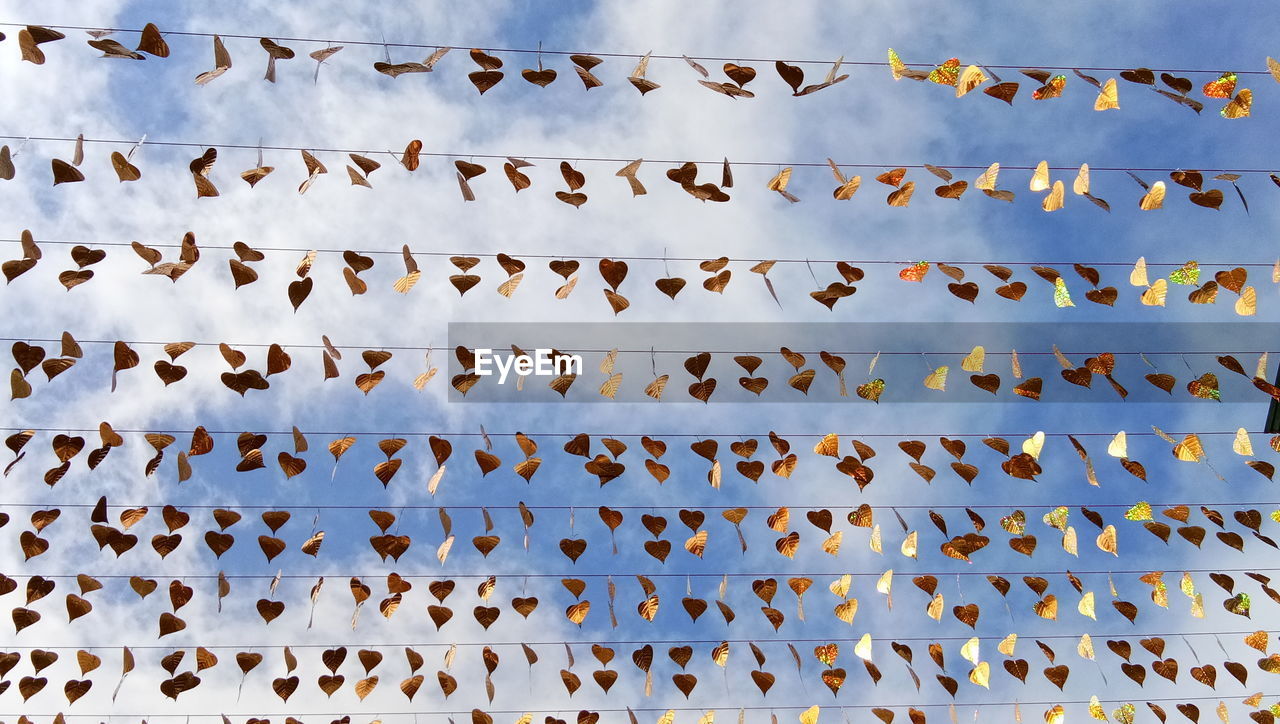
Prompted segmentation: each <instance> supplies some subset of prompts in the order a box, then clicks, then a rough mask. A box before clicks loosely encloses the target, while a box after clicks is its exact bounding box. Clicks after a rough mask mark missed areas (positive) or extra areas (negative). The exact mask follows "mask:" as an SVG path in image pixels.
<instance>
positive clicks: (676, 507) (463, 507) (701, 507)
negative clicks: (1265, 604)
mask: <svg viewBox="0 0 1280 724" xmlns="http://www.w3.org/2000/svg"><path fill="white" fill-rule="evenodd" d="M1147 504H1148V505H1150V506H1151V507H1152V508H1174V507H1177V506H1179V505H1185V506H1188V507H1196V506H1203V507H1206V508H1209V507H1224V508H1235V507H1256V508H1265V507H1269V506H1272V505H1280V501H1264V502H1230V503H1190V502H1184V503H1147ZM164 505H166V503H148V504H133V505H127V504H122V503H112V504H111V505H108V506H107V508H108V509H112V508H117V509H121V510H129V509H133V508H147V509H151V508H157V509H158V508H161V507H163V506H164ZM6 507H7V508H47V507H49V506H48V505H47V504H43V503H0V508H6ZM58 507H59V508H72V509H74V508H94V507H97V505H96V504H94V503H66V504H63V505H59V506H58ZM175 507H177V508H179V509H180V510H280V509H281V508H287V507H289V506H288V505H287V504H286V505H283V506H280V505H242V504H240V503H229V504H226V505H213V504H200V505H180V506H175ZM305 507H306V509H307V510H369V509H370V508H371V507H372V506H368V505H308V506H305ZM396 507H397V508H398V509H399V510H402V511H403V510H438V509H440V508H447V509H449V510H521V509H525V510H574V509H576V508H581V507H583V506H582V505H581V504H579V505H399V506H396ZM587 507H590V506H587ZM605 507H607V508H609V509H610V510H685V509H690V510H692V509H695V508H696V509H697V510H739V509H742V510H777V509H778V508H796V509H803V508H810V509H813V508H832V507H834V508H836V509H837V510H842V509H844V508H849V509H855V508H857V506H853V505H836V506H832V505H829V504H823V503H812V504H794V503H791V504H787V503H779V504H777V505H609V506H605ZM871 507H872V508H880V509H881V510H883V509H885V508H888V507H890V506H886V505H879V506H877V505H872V506H871ZM892 507H893V508H895V509H898V508H900V509H902V510H1009V509H1012V508H1025V509H1027V510H1053V509H1055V508H1058V507H1060V506H1057V505H1053V504H1046V503H1032V504H1029V505H1016V504H1013V503H1006V504H1004V505H981V504H978V505H893V506H892ZM1085 507H1087V508H1090V509H1093V508H1117V509H1118V508H1124V509H1126V510H1127V509H1129V508H1131V507H1133V506H1132V505H1131V504H1129V503H1099V504H1097V505H1088V506H1085Z"/></svg>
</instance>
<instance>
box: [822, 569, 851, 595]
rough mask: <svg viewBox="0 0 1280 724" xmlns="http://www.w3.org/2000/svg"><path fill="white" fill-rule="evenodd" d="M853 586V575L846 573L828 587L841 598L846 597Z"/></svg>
mask: <svg viewBox="0 0 1280 724" xmlns="http://www.w3.org/2000/svg"><path fill="white" fill-rule="evenodd" d="M852 586H853V576H851V575H850V574H848V573H846V574H844V575H843V576H840V577H839V578H837V579H836V580H834V581H832V582H831V585H830V586H828V587H827V588H828V589H830V590H831V592H832V593H833V594H835V595H836V596H838V597H840V598H844V597H846V596H848V595H849V588H850V587H852Z"/></svg>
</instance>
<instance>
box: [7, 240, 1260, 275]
mask: <svg viewBox="0 0 1280 724" xmlns="http://www.w3.org/2000/svg"><path fill="white" fill-rule="evenodd" d="M0 243H10V244H20V243H22V239H17V238H7V239H6V238H0ZM37 243H38V244H40V245H44V244H52V245H58V246H91V247H103V246H119V247H131V246H133V243H132V242H128V241H94V240H78V241H77V240H69V241H63V240H59V241H55V240H51V239H38V240H37ZM146 246H149V247H152V248H155V249H181V248H182V244H169V243H164V242H147V243H146ZM252 248H253V250H254V251H270V252H297V253H301V254H306V253H309V252H312V251H314V252H316V253H317V254H345V253H346V252H347V251H353V250H349V249H308V248H304V247H300V246H255V247H252ZM200 249H201V250H210V249H220V250H234V249H235V247H234V246H226V245H218V244H201V245H200ZM360 253H361V254H385V255H388V256H401V255H402V254H403V253H404V251H403V250H402V249H370V250H363V249H362V250H360ZM411 253H412V254H413V255H414V256H438V257H454V256H466V257H485V258H488V257H496V256H497V255H498V254H499V253H505V252H495V251H412V252H411ZM506 255H507V256H510V257H513V258H517V259H557V260H562V259H588V260H599V259H620V260H624V261H661V262H668V261H696V262H703V261H706V259H705V258H703V257H697V256H635V255H626V254H613V255H610V256H592V255H590V254H522V253H514V254H506ZM726 258H727V259H728V260H729V262H730V263H734V262H742V263H756V262H762V261H771V262H774V263H775V264H808V263H810V262H812V263H814V264H837V263H840V262H844V263H846V264H854V265H871V264H892V265H895V266H898V265H909V264H915V263H916V262H917V261H919V260H918V259H765V258H763V257H761V258H755V259H752V258H746V257H726ZM947 263H948V264H951V265H952V266H959V265H964V264H968V265H986V264H996V265H1001V266H1069V265H1074V264H1080V265H1081V266H1088V267H1124V268H1131V267H1133V262H1129V261H1091V262H1083V261H1081V262H1076V261H992V260H986V261H978V260H965V261H948V262H947ZM1198 263H1199V264H1200V266H1201V267H1202V268H1204V267H1246V268H1249V267H1252V268H1262V269H1270V268H1272V266H1273V265H1274V264H1273V262H1226V261H1224V262H1207V261H1205V262H1198ZM1146 264H1147V266H1148V267H1153V266H1171V267H1182V266H1184V265H1185V264H1186V262H1185V261H1178V262H1173V261H1147V262H1146ZM668 276H670V274H668Z"/></svg>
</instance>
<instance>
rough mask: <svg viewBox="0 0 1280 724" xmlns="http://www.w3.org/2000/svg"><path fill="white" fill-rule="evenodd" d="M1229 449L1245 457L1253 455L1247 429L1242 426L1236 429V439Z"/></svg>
mask: <svg viewBox="0 0 1280 724" xmlns="http://www.w3.org/2000/svg"><path fill="white" fill-rule="evenodd" d="M1231 449H1232V450H1234V451H1235V453H1236V454H1237V455H1244V456H1245V457H1249V456H1251V455H1253V443H1252V442H1250V441H1249V431H1248V430H1245V429H1244V428H1243V427H1242V428H1240V429H1239V430H1236V439H1235V442H1233V443H1232V444H1231Z"/></svg>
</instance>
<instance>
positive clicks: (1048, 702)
mask: <svg viewBox="0 0 1280 724" xmlns="http://www.w3.org/2000/svg"><path fill="white" fill-rule="evenodd" d="M1273 696H1274V695H1273ZM1222 698H1223V697H1222V696H1221V695H1217V696H1173V697H1162V698H1145V697H1144V698H1141V699H1099V701H1100V702H1106V703H1113V704H1120V703H1128V702H1132V701H1148V702H1192V701H1215V700H1221V699H1222ZM1089 703H1091V700H1087V699H1075V700H1069V699H1050V700H1045V701H991V702H983V704H982V706H983V707H998V706H1018V705H1021V706H1053V705H1055V704H1062V705H1068V706H1072V705H1084V704H1089ZM840 706H843V707H844V708H846V709H876V708H894V707H899V708H905V707H908V706H910V707H912V708H914V709H939V708H946V707H950V706H951V704H949V703H942V704H928V703H921V702H918V701H915V702H912V703H910V704H888V705H885V704H841V705H840ZM809 707H810V705H805V704H796V705H790V706H788V705H781V704H769V705H762V706H754V705H753V706H740V705H738V704H732V705H722V706H686V707H670V706H653V707H623V708H621V709H591V710H590V711H592V712H595V713H606V714H621V713H625V712H628V711H633V712H635V711H643V712H665V711H676V712H680V711H693V712H701V713H705V712H707V711H775V710H783V711H803V710H805V709H808V708H809ZM574 708H575V709H577V708H578V707H576V706H575V707H574ZM472 711H473V710H472V709H466V710H457V711H443V710H440V709H432V710H431V711H430V712H429V713H430V714H434V715H437V716H464V715H466V716H470V715H471V713H472ZM482 711H484V712H485V713H486V714H504V715H510V714H515V715H523V714H526V713H528V711H529V710H528V709H485V710H482ZM548 711H556V712H558V713H563V712H564V711H565V710H548ZM296 713H297V712H296V711H295V712H280V711H278V712H273V713H263V712H261V711H255V712H253V715H254V716H257V717H285V716H292V715H293V714H296ZM350 713H351V712H350V710H343V711H333V712H317V711H308V712H306V713H305V714H302V716H347V715H349V714H350ZM391 713H392V714H395V713H397V712H391ZM399 713H414V712H399ZM421 713H423V714H426V713H428V712H421ZM57 715H61V716H62V717H63V718H66V719H71V718H81V719H84V718H92V719H101V718H103V717H105V716H107V715H104V714H86V713H84V712H77V713H71V714H64V713H62V712H58V713H57V714H55V713H52V712H50V713H42V714H36V713H32V712H30V711H24V712H20V713H3V712H0V717H15V718H16V717H18V716H26V717H27V718H29V719H30V718H34V717H52V716H57ZM110 716H114V717H149V716H151V715H150V714H125V713H121V712H112V713H111V714H110ZM164 716H166V717H177V716H188V717H208V718H211V719H217V718H219V717H221V716H222V715H221V714H209V713H206V712H192V713H188V714H185V715H184V714H181V713H174V712H166V713H165V714H164Z"/></svg>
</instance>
